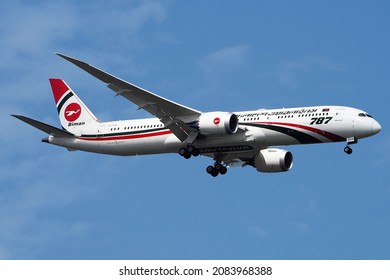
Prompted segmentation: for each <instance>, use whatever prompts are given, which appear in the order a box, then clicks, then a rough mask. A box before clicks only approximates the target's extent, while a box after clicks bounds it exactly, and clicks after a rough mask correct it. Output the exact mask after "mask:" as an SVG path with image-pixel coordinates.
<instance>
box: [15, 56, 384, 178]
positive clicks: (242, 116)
mask: <svg viewBox="0 0 390 280" xmlns="http://www.w3.org/2000/svg"><path fill="white" fill-rule="evenodd" d="M56 54H57V55H58V56H60V57H62V58H64V59H65V60H67V61H69V62H71V63H73V64H75V65H76V66H78V67H80V68H81V69H83V70H85V71H86V72H88V73H89V74H91V75H92V76H94V77H96V78H97V79H99V80H101V81H102V82H104V83H105V84H107V86H108V88H110V89H111V90H113V91H114V92H115V94H116V95H120V96H122V97H124V98H126V99H127V100H129V101H131V102H133V103H134V104H135V105H137V106H138V109H143V110H145V111H147V112H149V113H150V114H151V115H153V116H154V117H153V118H146V119H134V120H122V121H111V122H102V121H100V120H99V119H98V118H96V117H95V115H94V114H93V113H92V112H91V111H90V110H89V109H88V107H87V106H86V105H85V104H84V103H83V102H82V101H81V99H80V98H79V97H78V96H77V95H76V93H75V92H74V91H73V90H72V89H71V88H70V87H69V86H68V85H67V84H66V82H65V81H63V80H61V79H50V85H51V88H52V91H53V95H54V101H55V104H56V107H57V111H58V116H59V119H60V122H61V125H62V129H60V128H56V127H54V126H51V125H49V124H45V123H42V122H40V121H37V120H34V119H31V118H28V117H25V116H22V115H12V116H13V117H16V118H18V119H19V120H21V121H23V122H25V123H27V124H29V125H31V126H33V127H35V128H37V129H39V130H41V131H43V132H45V133H47V134H48V136H47V137H46V138H44V139H42V141H43V142H46V143H50V144H53V145H57V146H61V147H65V148H67V149H68V150H69V151H74V150H81V151H87V152H93V153H101V154H109V155H120V156H134V155H150V154H164V153H178V154H179V155H181V156H182V157H184V158H186V159H189V158H191V157H197V156H199V155H203V156H208V157H211V158H213V160H214V164H213V165H209V166H207V168H206V171H207V173H209V174H210V175H211V176H213V177H216V176H218V175H219V174H221V175H223V174H226V172H227V171H228V168H229V167H232V166H252V167H254V168H255V169H256V170H257V171H259V172H267V173H273V172H286V171H289V170H291V168H292V166H293V155H292V153H291V152H290V151H287V150H284V149H281V148H275V147H277V146H288V145H297V144H313V143H329V142H346V146H345V148H344V151H345V153H347V154H351V153H352V148H351V147H350V145H351V144H355V143H357V142H358V140H360V139H362V138H365V137H369V136H372V135H375V134H377V133H379V132H380V131H381V126H380V124H379V123H378V122H377V121H376V120H375V119H374V118H373V117H372V116H371V115H369V114H368V113H366V112H364V111H362V110H360V109H356V108H351V107H345V106H328V105H326V106H311V107H298V108H282V109H271V110H266V109H260V110H255V111H243V112H224V111H214V112H202V111H199V110H196V109H192V108H190V107H187V106H183V105H181V104H178V103H175V102H173V101H171V100H168V99H166V98H164V97H161V96H158V95H157V94H154V93H152V92H150V91H148V90H145V89H142V88H140V87H138V86H136V85H134V84H131V83H129V82H127V81H124V80H122V79H120V78H117V77H115V76H113V75H111V74H109V73H107V72H104V71H102V70H100V69H98V68H96V67H94V66H92V65H90V64H88V63H85V62H83V61H81V60H78V59H75V58H72V57H69V56H66V55H64V54H61V53H56Z"/></svg>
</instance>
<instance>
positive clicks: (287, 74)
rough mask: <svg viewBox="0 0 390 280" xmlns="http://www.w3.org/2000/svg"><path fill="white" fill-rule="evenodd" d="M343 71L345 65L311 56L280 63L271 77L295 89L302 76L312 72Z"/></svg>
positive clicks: (318, 56)
mask: <svg viewBox="0 0 390 280" xmlns="http://www.w3.org/2000/svg"><path fill="white" fill-rule="evenodd" d="M344 69H345V65H344V64H342V63H337V62H333V61H331V60H330V59H329V58H327V57H325V56H320V55H316V54H311V55H305V56H304V57H302V58H299V59H295V60H285V61H283V62H281V63H280V65H279V66H278V67H277V69H276V70H275V71H274V72H273V73H272V74H271V76H274V77H276V79H277V80H278V82H280V83H282V84H284V85H287V86H290V87H295V85H296V82H297V80H298V79H299V78H300V77H301V75H302V74H305V75H307V74H308V73H311V72H314V71H318V72H320V71H330V72H340V71H342V70H344Z"/></svg>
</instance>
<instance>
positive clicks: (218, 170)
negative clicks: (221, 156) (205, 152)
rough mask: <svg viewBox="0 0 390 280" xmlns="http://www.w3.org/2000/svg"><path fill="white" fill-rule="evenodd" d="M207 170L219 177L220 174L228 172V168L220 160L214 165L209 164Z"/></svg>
mask: <svg viewBox="0 0 390 280" xmlns="http://www.w3.org/2000/svg"><path fill="white" fill-rule="evenodd" d="M206 172H207V173H209V174H210V175H211V176H213V177H217V176H218V174H221V175H225V174H226V172H227V168H226V167H225V166H223V165H222V164H220V163H219V162H216V163H214V166H212V165H209V166H207V168H206Z"/></svg>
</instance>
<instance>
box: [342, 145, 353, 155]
mask: <svg viewBox="0 0 390 280" xmlns="http://www.w3.org/2000/svg"><path fill="white" fill-rule="evenodd" d="M344 152H345V153H346V154H348V155H350V154H352V149H351V148H350V147H348V146H346V147H345V148H344Z"/></svg>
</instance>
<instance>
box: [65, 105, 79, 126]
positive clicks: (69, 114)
mask: <svg viewBox="0 0 390 280" xmlns="http://www.w3.org/2000/svg"><path fill="white" fill-rule="evenodd" d="M80 115H81V107H80V105H79V104H77V103H70V104H69V105H68V106H67V107H66V109H65V112H64V116H65V119H66V120H67V121H68V122H74V121H75V120H77V119H78V118H79V117H80Z"/></svg>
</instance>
